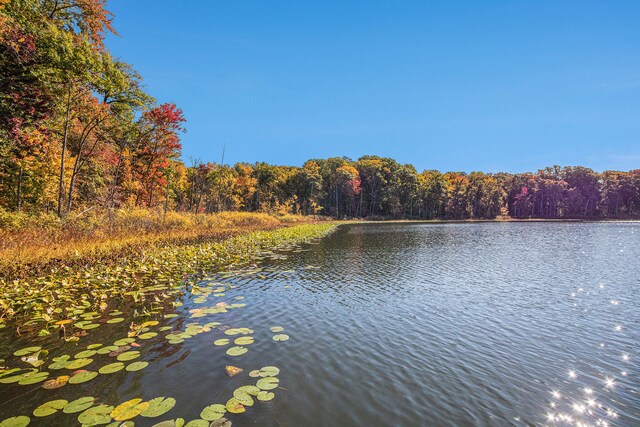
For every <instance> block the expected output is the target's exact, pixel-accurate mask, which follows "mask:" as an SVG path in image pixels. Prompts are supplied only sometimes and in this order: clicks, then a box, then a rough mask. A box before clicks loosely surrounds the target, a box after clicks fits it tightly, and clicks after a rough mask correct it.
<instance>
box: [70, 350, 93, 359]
mask: <svg viewBox="0 0 640 427" xmlns="http://www.w3.org/2000/svg"><path fill="white" fill-rule="evenodd" d="M94 354H96V351H95V350H84V351H81V352H80V353H78V354H76V355H75V356H73V357H74V358H76V359H86V358H88V357H91V356H93V355H94Z"/></svg>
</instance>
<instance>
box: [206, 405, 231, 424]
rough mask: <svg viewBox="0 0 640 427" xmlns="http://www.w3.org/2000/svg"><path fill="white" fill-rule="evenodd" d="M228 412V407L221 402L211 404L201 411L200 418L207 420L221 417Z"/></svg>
mask: <svg viewBox="0 0 640 427" xmlns="http://www.w3.org/2000/svg"><path fill="white" fill-rule="evenodd" d="M226 413H227V408H225V406H224V405H220V404H219V403H216V404H213V405H209V406H207V407H206V408H204V409H203V410H202V412H200V418H202V419H203V420H207V421H215V420H217V419H220V418H222V417H223V416H224V414H226Z"/></svg>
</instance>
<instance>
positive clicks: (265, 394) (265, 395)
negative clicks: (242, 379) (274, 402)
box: [256, 390, 275, 402]
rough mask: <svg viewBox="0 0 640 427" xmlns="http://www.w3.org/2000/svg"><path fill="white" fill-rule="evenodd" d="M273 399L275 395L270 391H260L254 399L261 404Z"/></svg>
mask: <svg viewBox="0 0 640 427" xmlns="http://www.w3.org/2000/svg"><path fill="white" fill-rule="evenodd" d="M274 397H275V394H273V393H272V392H270V391H265V390H263V391H261V392H260V393H258V395H257V396H256V399H258V400H259V401H261V402H267V401H269V400H271V399H273V398H274Z"/></svg>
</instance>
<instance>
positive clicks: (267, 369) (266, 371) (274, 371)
mask: <svg viewBox="0 0 640 427" xmlns="http://www.w3.org/2000/svg"><path fill="white" fill-rule="evenodd" d="M279 373H280V369H278V368H276V367H275V366H264V367H263V368H261V369H260V371H259V372H258V375H260V376H261V377H275V376H277V375H278V374H279Z"/></svg>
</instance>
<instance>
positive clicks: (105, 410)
mask: <svg viewBox="0 0 640 427" xmlns="http://www.w3.org/2000/svg"><path fill="white" fill-rule="evenodd" d="M111 411H113V406H111V405H105V404H101V405H98V406H93V407H91V408H89V409H87V410H86V411H84V412H83V413H81V414H80V415H79V416H78V421H80V422H81V423H82V425H83V426H96V425H100V424H107V423H108V422H109V421H111V415H110V414H111Z"/></svg>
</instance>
